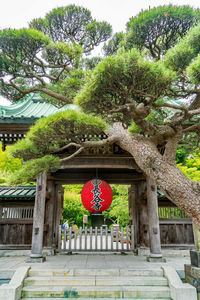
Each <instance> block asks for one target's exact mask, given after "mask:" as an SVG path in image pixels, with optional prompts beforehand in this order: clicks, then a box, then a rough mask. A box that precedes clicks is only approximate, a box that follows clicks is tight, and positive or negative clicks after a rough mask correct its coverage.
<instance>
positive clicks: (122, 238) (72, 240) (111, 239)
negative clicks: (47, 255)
mask: <svg viewBox="0 0 200 300" xmlns="http://www.w3.org/2000/svg"><path fill="white" fill-rule="evenodd" d="M59 241H60V242H59V251H60V252H81V251H82V252H85V251H87V252H130V251H133V250H134V234H133V226H126V227H125V228H123V227H121V228H119V227H117V228H116V227H111V229H108V228H107V227H104V226H101V227H95V228H92V227H90V228H88V227H85V228H82V227H80V228H79V229H76V228H75V229H73V228H72V227H70V228H69V229H68V230H67V231H66V229H65V230H62V229H61V226H60V228H59Z"/></svg>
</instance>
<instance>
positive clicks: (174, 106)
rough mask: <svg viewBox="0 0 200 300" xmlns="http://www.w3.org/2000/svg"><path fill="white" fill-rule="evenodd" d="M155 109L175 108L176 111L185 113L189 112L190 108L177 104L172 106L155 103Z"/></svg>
mask: <svg viewBox="0 0 200 300" xmlns="http://www.w3.org/2000/svg"><path fill="white" fill-rule="evenodd" d="M153 106H154V107H168V108H174V109H179V110H183V111H186V112H187V111H188V108H187V107H185V106H181V105H176V104H171V103H153Z"/></svg>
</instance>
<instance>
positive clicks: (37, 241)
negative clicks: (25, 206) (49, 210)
mask: <svg viewBox="0 0 200 300" xmlns="http://www.w3.org/2000/svg"><path fill="white" fill-rule="evenodd" d="M46 184H47V175H46V173H45V172H44V173H43V174H42V175H41V176H40V177H39V178H38V179H37V186H36V197H35V206H34V214H33V234H32V249H31V256H30V258H31V259H32V260H31V262H32V261H37V262H38V261H43V260H44V258H43V257H42V247H43V229H44V213H45V200H46Z"/></svg>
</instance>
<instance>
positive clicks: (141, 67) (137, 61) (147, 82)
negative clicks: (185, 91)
mask: <svg viewBox="0 0 200 300" xmlns="http://www.w3.org/2000/svg"><path fill="white" fill-rule="evenodd" d="M175 78H176V77H175V74H174V72H171V71H169V70H167V69H165V68H164V66H163V64H161V63H157V62H150V61H147V60H145V59H144V58H142V57H141V55H140V53H139V52H138V51H137V50H136V49H132V50H131V51H129V52H124V51H123V52H121V53H119V54H118V55H116V56H112V57H108V58H106V59H104V60H103V61H101V62H100V63H99V64H98V65H97V67H96V68H95V69H94V71H93V73H92V74H91V76H90V78H88V80H87V83H86V84H85V86H84V87H83V89H82V90H81V91H80V93H79V94H78V95H77V96H76V98H75V103H76V104H78V105H80V106H81V107H82V108H83V110H84V111H85V112H89V113H95V114H97V115H101V116H103V117H104V118H106V119H109V117H110V118H111V119H112V120H113V119H114V120H115V119H116V120H120V117H121V118H122V115H120V114H113V113H110V111H111V110H112V109H115V108H116V107H118V106H120V105H124V104H126V103H127V101H132V102H133V103H135V102H136V103H141V102H143V100H144V97H143V96H141V94H140V91H145V93H147V94H149V95H153V96H155V97H157V98H158V99H159V96H160V95H162V94H163V93H164V92H165V91H166V90H167V89H168V88H169V86H170V85H171V83H172V81H173V80H175ZM133 82H134V85H133ZM152 82H153V83H154V84H152ZM128 121H130V120H128Z"/></svg>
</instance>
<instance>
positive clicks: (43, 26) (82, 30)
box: [30, 5, 112, 53]
mask: <svg viewBox="0 0 200 300" xmlns="http://www.w3.org/2000/svg"><path fill="white" fill-rule="evenodd" d="M30 27H32V28H36V29H38V30H41V31H42V32H44V33H45V34H47V35H49V36H50V37H51V38H52V40H53V41H54V42H65V43H77V44H79V45H80V46H81V47H82V48H83V49H84V52H86V53H88V52H90V51H91V50H92V49H93V48H94V47H95V46H98V45H99V44H100V43H101V42H103V41H106V40H107V39H108V38H109V37H110V36H111V32H112V29H111V26H110V25H109V24H108V23H106V22H97V21H96V20H94V19H93V18H92V16H91V13H90V11H89V10H88V9H86V8H83V7H80V6H75V5H69V6H66V7H59V8H56V9H53V10H52V11H51V12H50V13H48V14H47V15H46V16H45V18H44V19H41V18H40V19H35V20H33V21H32V22H31V23H30Z"/></svg>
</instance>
